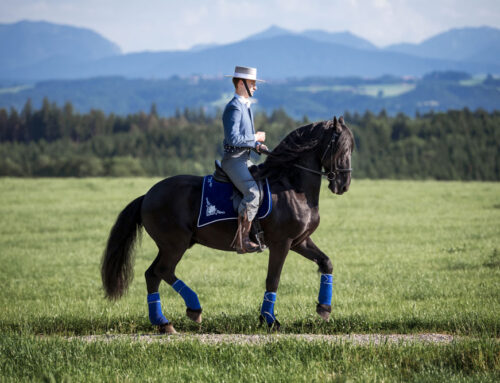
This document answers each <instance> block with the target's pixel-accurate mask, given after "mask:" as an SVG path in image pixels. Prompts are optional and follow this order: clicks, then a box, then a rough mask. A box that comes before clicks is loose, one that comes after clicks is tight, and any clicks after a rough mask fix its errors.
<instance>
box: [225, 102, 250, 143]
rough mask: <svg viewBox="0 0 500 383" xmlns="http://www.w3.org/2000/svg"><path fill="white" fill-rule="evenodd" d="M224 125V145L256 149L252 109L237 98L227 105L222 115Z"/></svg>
mask: <svg viewBox="0 0 500 383" xmlns="http://www.w3.org/2000/svg"><path fill="white" fill-rule="evenodd" d="M222 123H223V124H224V145H230V146H239V147H247V148H254V147H255V145H256V142H255V130H254V126H253V114H252V111H251V109H250V108H247V106H246V105H244V104H242V103H241V102H240V101H239V100H238V99H237V98H236V97H233V99H232V100H231V101H229V103H228V104H227V105H226V108H225V109H224V113H223V114H222Z"/></svg>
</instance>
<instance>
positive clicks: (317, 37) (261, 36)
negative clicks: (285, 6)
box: [243, 25, 377, 50]
mask: <svg viewBox="0 0 500 383" xmlns="http://www.w3.org/2000/svg"><path fill="white" fill-rule="evenodd" d="M279 36H300V37H306V38H308V39H311V40H314V41H320V42H323V43H333V44H339V45H346V46H348V47H351V48H356V49H369V50H370V49H377V47H376V46H375V45H373V44H372V43H370V42H369V41H368V40H365V39H362V38H361V37H358V36H356V35H353V34H352V33H350V32H347V31H346V32H326V31H322V30H320V29H314V30H313V29H310V30H305V31H303V32H292V31H289V30H288V29H284V28H280V27H278V26H276V25H273V26H271V27H269V28H268V29H266V30H264V31H262V32H259V33H257V34H255V35H251V36H249V37H247V38H246V39H244V40H243V41H246V40H265V39H270V38H274V37H279Z"/></svg>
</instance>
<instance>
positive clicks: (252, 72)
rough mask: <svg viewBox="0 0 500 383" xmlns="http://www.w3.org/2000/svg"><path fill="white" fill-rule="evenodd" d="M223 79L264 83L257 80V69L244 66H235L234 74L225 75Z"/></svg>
mask: <svg viewBox="0 0 500 383" xmlns="http://www.w3.org/2000/svg"><path fill="white" fill-rule="evenodd" d="M224 77H234V78H242V79H245V80H255V81H258V82H265V81H264V80H260V79H258V78H257V68H250V67H246V66H235V67H234V74H226V75H225V76H224Z"/></svg>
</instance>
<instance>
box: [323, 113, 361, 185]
mask: <svg viewBox="0 0 500 383" xmlns="http://www.w3.org/2000/svg"><path fill="white" fill-rule="evenodd" d="M330 125H331V127H330V128H329V129H327V130H326V131H325V134H324V135H323V137H325V138H324V140H323V145H321V146H322V147H323V148H325V149H323V153H322V155H321V165H322V166H323V167H324V168H325V170H326V171H327V172H328V189H330V190H331V191H332V193H335V194H343V193H345V192H346V191H348V190H349V185H350V184H351V172H352V169H351V154H352V151H353V149H354V136H353V134H352V132H351V131H350V129H349V128H348V127H347V125H345V123H344V118H343V117H340V118H339V119H338V120H337V117H334V118H333V121H332V124H330Z"/></svg>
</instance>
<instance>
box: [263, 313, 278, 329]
mask: <svg viewBox="0 0 500 383" xmlns="http://www.w3.org/2000/svg"><path fill="white" fill-rule="evenodd" d="M259 322H260V325H261V326H262V325H263V324H264V323H265V324H266V325H267V331H268V332H279V331H280V328H281V323H280V322H279V320H277V319H275V320H274V322H273V323H267V322H266V319H265V318H264V316H262V315H260V316H259Z"/></svg>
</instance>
